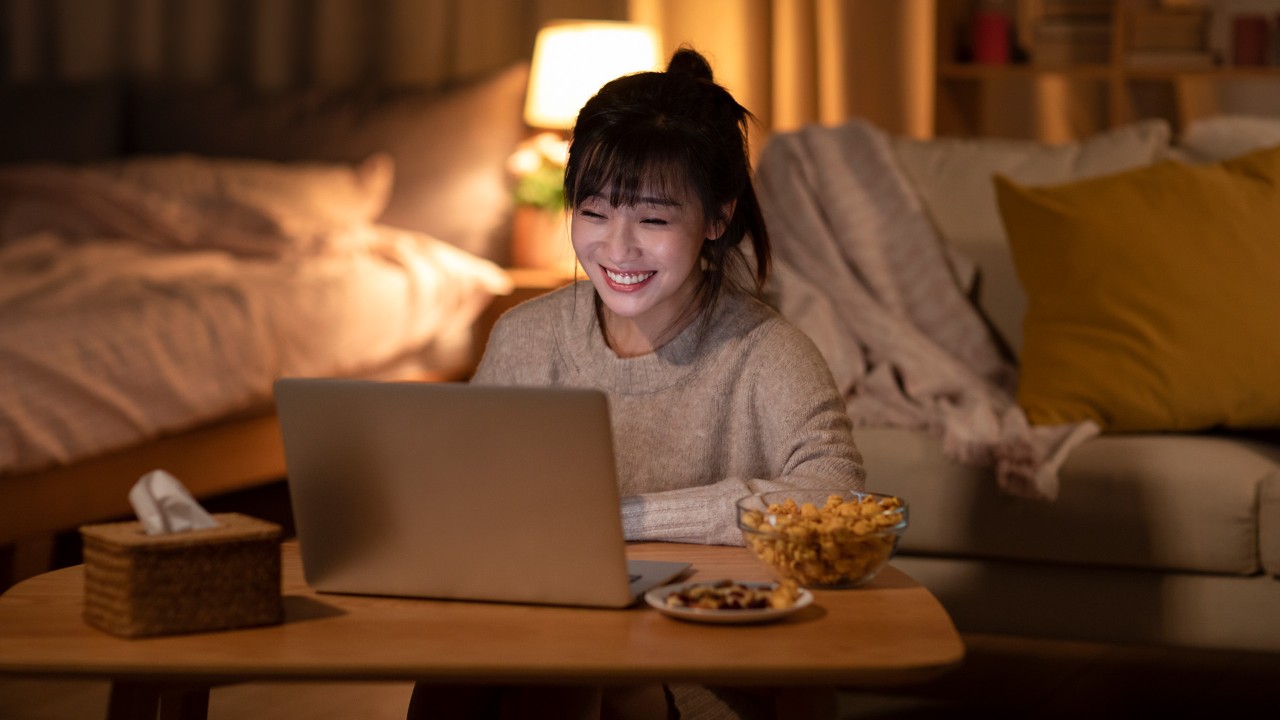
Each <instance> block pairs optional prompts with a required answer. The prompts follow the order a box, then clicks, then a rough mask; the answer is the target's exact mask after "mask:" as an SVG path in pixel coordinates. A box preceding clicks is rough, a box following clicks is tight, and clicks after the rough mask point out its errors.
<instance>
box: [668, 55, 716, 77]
mask: <svg viewBox="0 0 1280 720" xmlns="http://www.w3.org/2000/svg"><path fill="white" fill-rule="evenodd" d="M667 72H668V73H671V74H673V75H689V76H692V77H694V78H697V79H699V80H706V81H708V82H710V81H711V63H708V62H707V59H706V58H704V57H702V55H701V54H700V53H699V52H698V51H697V50H694V49H693V48H690V47H682V48H680V49H679V50H677V51H676V52H675V54H674V55H672V56H671V62H669V63H667Z"/></svg>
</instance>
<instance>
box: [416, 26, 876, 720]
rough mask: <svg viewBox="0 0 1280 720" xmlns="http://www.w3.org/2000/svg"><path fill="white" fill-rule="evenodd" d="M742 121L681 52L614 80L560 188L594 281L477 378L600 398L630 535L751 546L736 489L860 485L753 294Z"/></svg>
mask: <svg viewBox="0 0 1280 720" xmlns="http://www.w3.org/2000/svg"><path fill="white" fill-rule="evenodd" d="M750 119H751V115H750V113H748V112H747V110H746V109H745V108H744V107H742V106H741V105H740V104H739V103H738V102H737V101H736V100H735V99H734V98H733V97H732V96H731V95H730V94H729V93H728V92H727V91H726V90H725V89H724V88H723V87H721V86H720V85H718V84H716V83H715V81H714V80H713V78H712V72H711V68H710V66H709V65H708V64H707V62H706V60H705V59H703V57H702V56H701V55H699V54H698V53H697V52H695V51H693V50H689V49H684V50H681V51H679V52H677V53H676V54H675V56H674V57H673V58H672V59H671V62H670V64H669V66H668V68H667V70H666V71H665V72H648V73H638V74H635V75H627V76H623V77H621V78H618V79H617V80H614V81H612V82H610V83H608V84H606V85H605V86H604V87H603V88H602V89H601V90H600V91H599V92H598V93H597V94H596V95H595V96H594V97H593V98H592V99H591V100H590V101H589V102H588V103H587V104H586V105H585V106H584V107H583V108H582V110H581V112H580V113H579V115H578V120H577V124H576V125H575V127H574V132H573V140H572V143H571V145H570V148H569V161H568V164H567V166H566V171H565V181H564V187H565V199H566V204H567V206H568V208H569V210H570V212H571V214H572V228H571V235H572V241H573V247H574V250H575V252H576V253H577V256H578V260H579V261H580V262H581V264H582V267H583V269H584V271H585V273H586V275H587V278H588V280H587V281H584V282H578V283H576V284H574V285H572V286H569V287H566V288H563V289H561V290H558V291H556V292H552V293H549V294H547V295H543V296H541V297H539V298H535V299H534V300H531V301H529V302H526V303H524V304H522V305H520V306H518V307H516V308H514V309H513V310H511V311H510V312H508V313H507V314H505V315H504V316H503V317H502V318H501V319H500V320H499V321H498V323H497V325H496V326H495V327H494V330H493V333H492V334H491V335H490V337H489V341H488V343H487V345H486V348H485V353H484V357H483V359H482V360H481V362H480V366H479V368H478V369H477V371H476V373H475V375H474V376H473V378H472V382H474V383H484V384H503V385H549V386H562V387H587V388H596V389H600V390H603V391H605V392H606V393H607V395H608V398H609V415H610V422H611V425H612V430H613V442H614V449H615V452H614V454H615V458H616V461H617V466H618V482H619V491H620V493H619V494H620V495H621V496H622V507H621V513H622V518H623V530H624V533H625V535H626V537H627V539H628V540H660V541H677V542H695V543H707V544H723V545H741V544H742V542H743V539H742V535H741V532H740V531H739V530H738V528H737V525H736V507H735V503H736V501H737V500H738V499H740V498H742V497H744V496H748V495H752V494H754V493H760V492H767V491H770V490H794V489H797V488H815V489H816V488H833V487H834V488H842V489H848V490H860V489H861V488H862V486H863V482H864V475H865V474H864V472H863V468H862V458H861V456H860V455H859V453H858V450H857V448H856V447H855V445H854V442H853V434H852V423H851V421H850V420H849V416H848V414H847V413H846V411H845V407H844V401H843V398H842V397H841V396H840V393H839V392H838V391H837V389H836V386H835V382H834V381H833V380H832V377H831V372H830V370H829V369H828V366H827V364H826V362H825V361H824V360H823V358H822V356H821V354H819V352H818V350H817V348H816V347H815V346H814V344H813V343H812V341H810V340H809V339H808V337H807V336H806V335H804V334H803V333H802V332H801V331H800V330H798V329H797V328H795V327H794V326H792V325H790V324H789V323H787V322H786V321H785V320H783V319H782V317H781V316H780V315H779V314H778V313H777V312H776V311H775V310H774V309H773V308H771V307H769V306H768V305H766V304H765V303H764V302H763V301H762V300H761V292H760V291H761V288H762V287H763V285H764V282H765V280H766V279H767V278H768V269H769V256H770V250H769V235H768V232H767V230H766V228H765V225H764V221H763V219H762V217H761V214H760V209H759V204H758V202H757V200H756V193H755V190H754V187H753V184H752V180H751V168H750V163H749V159H748V158H749V154H748V148H747V142H746V137H747V125H748V121H749V120H750ZM650 690H651V691H652V692H650V693H649V695H648V696H647V697H648V699H650V700H654V699H656V700H657V705H658V706H659V707H665V706H666V700H665V699H664V698H673V700H672V702H673V703H674V706H673V707H679V708H680V712H681V713H682V714H683V717H689V718H693V717H707V715H703V714H698V713H694V712H692V711H691V709H690V708H691V707H692V706H693V705H699V706H703V707H712V708H715V709H716V711H717V712H716V713H713V714H712V715H710V716H712V717H714V716H723V717H738V716H742V715H741V714H740V713H739V712H738V711H739V710H741V709H743V708H745V707H768V706H769V705H770V703H768V702H766V703H764V704H763V705H761V703H759V700H760V698H751V699H750V701H746V700H744V698H742V697H741V694H740V693H734V692H729V691H725V690H711V689H708V688H703V687H700V686H679V687H671V688H667V689H666V691H663V688H656V687H655V688H650ZM428 694H430V693H429V691H428V690H426V689H425V688H424V689H422V690H421V691H420V695H419V696H418V697H417V698H416V700H415V706H418V705H419V704H421V705H422V706H423V707H425V706H427V704H429V702H430V701H429V699H428V697H427V695H428ZM612 695H613V693H612V691H611V692H606V693H604V695H603V697H604V701H605V703H606V705H608V704H609V702H610V700H611V697H612ZM766 700H767V698H766ZM626 702H627V703H632V702H636V697H634V696H629V697H628V699H627V700H626ZM661 716H662V715H661V714H659V715H658V717H661ZM747 716H748V717H756V716H758V714H757V713H750V714H748V715H747ZM768 716H770V714H766V715H765V717H768ZM610 717H614V716H613V715H610Z"/></svg>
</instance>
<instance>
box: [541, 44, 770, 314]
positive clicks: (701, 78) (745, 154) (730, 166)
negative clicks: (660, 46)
mask: <svg viewBox="0 0 1280 720" xmlns="http://www.w3.org/2000/svg"><path fill="white" fill-rule="evenodd" d="M754 119H755V117H754V116H753V115H752V114H751V113H750V112H749V111H748V110H747V109H746V108H744V107H743V106H742V105H739V104H738V102H737V101H736V100H734V99H733V96H732V95H730V94H729V91H727V90H725V89H724V88H723V87H722V86H720V85H718V84H716V82H715V81H714V80H713V79H712V73H711V66H710V65H709V64H708V63H707V61H706V59H705V58H703V57H702V55H700V54H699V53H698V52H697V51H695V50H693V49H692V48H688V47H682V48H680V49H679V50H677V51H676V53H675V54H674V55H672V57H671V61H670V62H669V63H668V64H667V69H666V72H644V73H636V74H633V75H624V76H623V77H620V78H618V79H616V80H613V81H611V82H609V83H607V84H606V85H605V86H604V87H602V88H601V89H600V91H599V92H597V93H596V94H595V96H594V97H592V98H591V99H590V100H588V101H587V103H586V105H584V106H583V107H582V110H581V111H579V113H578V119H577V122H576V123H575V125H574V128H573V137H572V140H571V142H570V145H569V161H568V164H567V166H566V167H565V174H564V194H565V201H566V204H567V205H568V206H569V207H570V208H576V207H578V206H579V204H580V203H582V202H584V201H586V200H587V199H588V198H590V197H592V196H593V195H602V196H605V195H606V193H607V199H608V201H609V203H610V204H612V205H614V206H615V207H616V206H622V205H634V204H635V203H636V202H637V200H638V199H639V198H640V197H643V196H644V195H647V194H649V193H651V192H658V193H661V194H667V195H671V194H675V191H679V190H684V189H685V188H688V189H689V190H691V191H692V192H693V193H694V194H695V195H696V196H697V197H698V198H699V200H700V201H701V203H702V210H703V214H704V216H705V217H707V218H708V219H712V218H719V219H720V220H722V221H724V232H723V233H721V235H720V237H718V238H712V239H709V240H708V241H707V242H705V243H703V246H702V261H703V265H704V269H705V272H704V279H703V282H702V285H701V287H700V290H699V293H700V294H699V305H700V307H701V308H702V309H704V310H710V309H711V308H712V307H714V306H715V304H716V302H717V301H718V300H719V298H720V295H721V293H722V291H723V290H724V287H725V285H726V283H728V284H729V285H731V286H734V287H739V288H742V289H746V290H748V291H749V292H752V293H753V294H756V295H759V294H760V292H761V291H762V289H763V287H764V283H765V280H766V279H767V278H768V274H769V258H770V250H769V235H768V233H767V232H766V230H765V225H764V216H763V215H762V214H761V211H760V203H759V200H757V198H756V192H755V188H754V187H753V185H752V182H751V160H750V153H749V151H748V145H747V129H748V121H750V120H754ZM734 201H736V203H735V204H734V208H733V213H732V215H731V216H730V217H728V218H724V217H720V215H721V208H723V207H724V205H725V204H727V203H729V202H734ZM747 237H750V238H751V249H752V251H753V253H752V260H753V261H754V265H755V267H754V268H752V267H750V264H751V262H750V261H749V260H748V258H747V255H746V253H745V252H744V250H743V247H742V241H743V239H744V238H747ZM746 277H752V278H754V283H753V284H754V287H750V288H747V287H745V285H746V283H745V282H744V280H745V278H746ZM710 314H711V313H710V312H707V313H705V314H704V316H703V320H704V321H706V320H707V319H708V318H709V316H710Z"/></svg>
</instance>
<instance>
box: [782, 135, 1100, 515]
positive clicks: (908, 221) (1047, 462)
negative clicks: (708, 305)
mask: <svg viewBox="0 0 1280 720" xmlns="http://www.w3.org/2000/svg"><path fill="white" fill-rule="evenodd" d="M757 181H758V187H759V191H760V202H761V205H762V206H763V209H764V213H765V218H766V221H767V222H768V225H769V230H770V235H771V239H772V242H773V249H774V254H775V255H774V257H775V261H776V262H775V273H774V280H773V286H772V288H771V292H772V293H773V294H774V296H775V299H776V302H777V303H778V305H779V307H780V309H781V311H782V313H783V314H784V315H785V316H787V317H788V318H789V319H790V320H791V321H792V322H794V323H796V324H797V325H798V326H799V327H800V328H801V329H803V330H804V331H805V332H806V333H807V334H808V335H809V336H810V337H812V338H813V340H814V341H815V343H816V344H817V345H818V347H819V349H820V350H821V351H822V352H823V355H824V356H825V357H826V359H827V361H828V363H829V364H830V366H831V369H832V373H833V374H834V376H835V378H836V382H837V384H838V385H839V386H840V388H841V390H842V391H843V392H844V393H845V397H846V398H847V406H848V410H849V414H850V415H851V417H852V418H853V420H854V423H855V425H858V426H879V427H901V428H910V429H917V430H924V431H927V432H930V433H931V434H933V435H935V436H937V437H940V438H941V440H942V446H943V450H944V452H945V453H946V454H947V455H948V456H949V457H951V458H953V459H955V460H957V461H960V462H965V463H972V464H975V465H990V466H992V467H994V469H995V474H996V479H997V482H998V483H999V486H1000V488H1001V489H1002V490H1003V491H1005V492H1007V493H1009V494H1011V495H1015V496H1020V497H1028V498H1036V499H1053V498H1056V497H1057V493H1058V470H1059V468H1060V467H1061V464H1062V462H1063V461H1064V460H1065V458H1066V456H1067V454H1068V453H1069V452H1070V450H1071V449H1072V448H1074V447H1076V446H1077V445H1079V444H1080V443H1081V442H1083V441H1084V440H1086V439H1088V438H1089V437H1092V436H1093V435H1096V434H1097V433H1098V431H1099V430H1098V427H1097V426H1096V425H1094V424H1093V423H1081V424H1073V425H1062V426H1031V425H1030V424H1029V423H1028V421H1027V418H1026V415H1025V414H1024V413H1023V412H1022V410H1021V409H1020V408H1019V407H1018V405H1017V403H1016V401H1015V399H1014V393H1015V389H1016V381H1017V371H1016V367H1014V366H1013V365H1012V364H1011V363H1010V362H1009V361H1008V360H1006V359H1005V358H1004V357H1003V356H1002V355H1001V354H1000V352H999V350H998V348H997V345H996V343H995V341H994V339H993V338H992V336H991V334H990V331H989V330H988V328H987V326H986V324H985V322H984V320H983V318H982V317H981V315H980V314H979V312H978V311H977V310H976V308H975V307H974V306H973V304H972V303H971V302H970V300H969V299H968V297H967V296H966V295H965V294H964V291H963V289H962V281H961V279H960V278H959V277H958V273H957V271H956V265H955V264H954V263H953V262H952V259H951V255H950V253H949V252H948V250H947V249H946V247H945V246H944V243H943V241H942V240H941V239H940V238H939V237H938V235H937V233H936V231H935V230H934V228H933V226H932V225H931V224H930V222H929V219H928V217H927V215H926V213H925V211H924V209H923V206H922V205H921V204H920V202H919V200H918V198H917V197H916V196H915V194H914V192H913V191H912V189H911V187H910V184H909V183H908V182H907V180H906V179H905V177H904V176H903V174H902V172H901V170H900V169H899V168H898V166H897V164H896V162H895V161H894V159H893V155H892V150H891V147H890V144H889V142H888V137H887V136H886V135H885V134H884V133H883V131H881V130H879V129H878V128H876V127H875V126H874V125H872V124H870V123H868V122H865V121H861V120H855V121H852V122H849V123H846V124H843V125H839V126H834V127H822V126H816V125H815V126H809V127H806V128H803V129H801V130H799V131H795V132H791V133H783V134H778V135H775V136H774V137H773V139H772V140H771V142H770V143H769V145H768V146H767V147H766V148H765V149H764V152H763V153H762V154H761V158H760V161H759V163H758V172H757ZM869 482H871V483H874V479H870V480H869Z"/></svg>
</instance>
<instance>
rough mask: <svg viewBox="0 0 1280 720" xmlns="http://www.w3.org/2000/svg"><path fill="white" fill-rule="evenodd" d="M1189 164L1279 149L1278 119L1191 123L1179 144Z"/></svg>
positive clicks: (1231, 118) (1242, 118) (1244, 117)
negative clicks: (1261, 150)
mask: <svg viewBox="0 0 1280 720" xmlns="http://www.w3.org/2000/svg"><path fill="white" fill-rule="evenodd" d="M1178 144H1179V146H1180V149H1181V150H1184V151H1185V152H1186V153H1187V154H1188V157H1189V159H1190V160H1192V161H1199V162H1213V161H1215V160H1226V159H1228V158H1233V157H1238V156H1240V155H1243V154H1245V153H1248V152H1252V151H1254V150H1259V149H1262V148H1267V147H1274V146H1276V145H1280V118H1274V117H1259V116H1253V115H1220V116H1216V117H1209V118H1204V119H1201V120H1195V121H1192V122H1191V123H1190V124H1188V125H1187V129H1186V130H1185V131H1184V132H1183V133H1182V136H1181V138H1179V142H1178Z"/></svg>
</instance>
